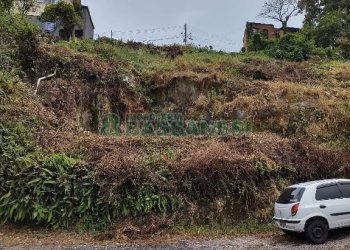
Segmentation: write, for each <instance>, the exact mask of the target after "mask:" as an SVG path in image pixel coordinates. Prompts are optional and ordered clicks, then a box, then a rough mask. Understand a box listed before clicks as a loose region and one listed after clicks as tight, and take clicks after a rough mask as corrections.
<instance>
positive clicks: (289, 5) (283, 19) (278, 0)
mask: <svg viewBox="0 0 350 250" xmlns="http://www.w3.org/2000/svg"><path fill="white" fill-rule="evenodd" d="M299 13H300V9H299V6H298V0H268V2H265V4H264V6H263V8H262V10H261V12H260V14H259V16H260V17H265V18H269V19H272V20H276V21H279V22H280V23H281V24H282V30H285V29H286V28H287V25H288V21H289V19H290V18H291V17H292V16H297V15H298V14H299Z"/></svg>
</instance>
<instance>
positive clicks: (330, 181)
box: [290, 179, 350, 187]
mask: <svg viewBox="0 0 350 250" xmlns="http://www.w3.org/2000/svg"><path fill="white" fill-rule="evenodd" d="M342 181H344V182H350V179H327V180H317V181H309V182H303V183H298V184H295V185H292V186H290V187H308V186H315V185H320V184H328V183H337V182H342Z"/></svg>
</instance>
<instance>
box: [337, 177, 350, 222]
mask: <svg viewBox="0 0 350 250" xmlns="http://www.w3.org/2000/svg"><path fill="white" fill-rule="evenodd" d="M339 188H340V191H341V192H342V195H343V199H344V203H345V204H344V205H345V206H344V211H343V215H344V226H350V182H349V181H347V182H346V181H342V182H339Z"/></svg>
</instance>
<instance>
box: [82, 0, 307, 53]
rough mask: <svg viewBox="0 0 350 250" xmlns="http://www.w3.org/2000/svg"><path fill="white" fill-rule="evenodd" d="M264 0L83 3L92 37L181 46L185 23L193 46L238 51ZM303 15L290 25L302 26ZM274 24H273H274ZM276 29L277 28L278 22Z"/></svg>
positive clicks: (108, 0)
mask: <svg viewBox="0 0 350 250" xmlns="http://www.w3.org/2000/svg"><path fill="white" fill-rule="evenodd" d="M264 1H266V0H83V4H85V5H88V6H89V8H90V12H91V15H92V18H93V21H94V24H95V34H96V35H100V36H110V33H111V30H113V36H114V37H115V38H123V39H124V40H137V41H142V42H153V43H156V44H160V43H181V42H182V40H183V38H181V36H182V35H181V33H182V32H183V30H184V28H183V26H184V24H185V23H186V24H187V25H188V32H189V33H191V34H192V39H193V40H191V42H192V43H194V44H196V45H201V46H206V45H212V46H213V47H214V48H215V49H218V50H219V49H222V50H227V51H239V50H240V49H241V48H242V38H243V32H244V29H245V24H246V22H247V21H254V22H267V23H274V22H273V21H271V20H268V19H263V18H257V14H258V13H259V11H260V9H261V7H262V5H263V3H264ZM302 20H303V17H302V16H298V17H294V18H293V19H292V20H291V21H290V23H289V26H294V27H301V26H302ZM274 24H276V23H274ZM276 26H277V27H280V25H279V24H278V23H277V24H276Z"/></svg>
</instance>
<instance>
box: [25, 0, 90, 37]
mask: <svg viewBox="0 0 350 250" xmlns="http://www.w3.org/2000/svg"><path fill="white" fill-rule="evenodd" d="M59 1H65V2H67V3H70V4H73V2H74V1H79V2H78V3H79V4H80V2H81V1H80V0H36V4H35V6H34V8H33V9H32V10H31V11H30V12H29V13H28V17H29V19H30V20H31V21H32V22H34V23H36V24H37V25H39V26H40V27H41V28H42V29H43V30H44V31H49V32H53V31H54V30H55V24H54V23H43V22H41V21H40V20H39V19H38V17H39V16H40V15H41V14H42V13H43V12H44V9H45V7H46V5H48V4H55V3H57V2H59ZM80 5H81V4H80ZM81 17H82V26H81V27H76V28H75V36H76V37H77V38H83V39H93V38H94V30H95V26H94V23H93V21H92V18H91V14H90V10H89V7H88V6H84V5H81ZM55 36H57V37H59V36H60V30H59V29H57V30H56V33H55Z"/></svg>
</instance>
